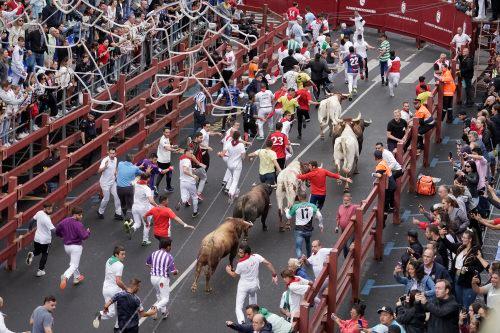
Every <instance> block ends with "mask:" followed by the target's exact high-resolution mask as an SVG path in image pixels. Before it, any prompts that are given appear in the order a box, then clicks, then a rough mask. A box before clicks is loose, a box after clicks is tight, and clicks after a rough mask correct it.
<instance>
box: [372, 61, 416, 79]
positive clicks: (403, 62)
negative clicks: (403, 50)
mask: <svg viewBox="0 0 500 333" xmlns="http://www.w3.org/2000/svg"><path fill="white" fill-rule="evenodd" d="M408 64H409V62H408V61H403V60H401V69H403V68H405V67H406V66H407V65H408ZM380 81H382V78H381V77H380V75H378V76H377V77H375V78H374V79H373V80H372V82H380Z"/></svg>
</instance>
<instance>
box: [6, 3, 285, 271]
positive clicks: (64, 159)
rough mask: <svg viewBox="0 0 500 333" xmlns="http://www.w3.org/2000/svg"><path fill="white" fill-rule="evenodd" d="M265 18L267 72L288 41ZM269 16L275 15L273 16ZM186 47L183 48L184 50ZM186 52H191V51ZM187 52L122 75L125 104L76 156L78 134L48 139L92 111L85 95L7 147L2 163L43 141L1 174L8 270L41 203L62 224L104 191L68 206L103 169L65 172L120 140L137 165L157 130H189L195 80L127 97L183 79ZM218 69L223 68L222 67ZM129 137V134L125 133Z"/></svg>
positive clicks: (94, 187)
mask: <svg viewBox="0 0 500 333" xmlns="http://www.w3.org/2000/svg"><path fill="white" fill-rule="evenodd" d="M241 8H242V9H244V10H249V11H255V9H254V8H251V7H248V8H247V7H245V6H241ZM259 11H260V12H261V13H262V15H263V22H264V24H263V27H262V29H261V31H260V37H259V38H258V40H257V41H256V42H255V43H253V44H252V47H253V48H256V49H257V50H259V54H258V56H259V63H262V62H263V61H264V60H267V61H268V63H269V68H270V69H272V68H273V66H276V65H277V60H276V59H273V58H272V56H273V54H274V53H275V52H276V51H277V49H278V48H279V47H280V45H281V42H282V40H283V39H284V38H285V34H284V32H285V30H286V26H287V24H286V23H282V24H279V25H278V26H274V25H273V24H272V23H269V24H267V23H266V22H267V15H268V13H269V12H268V9H267V6H265V7H264V8H261V9H259ZM270 14H271V15H276V14H273V13H270ZM220 38H221V36H220V35H214V36H212V37H210V38H207V39H206V40H204V41H203V43H202V45H203V46H204V47H207V48H208V47H213V45H215V44H216V43H217V41H218V40H219V39H220ZM198 47H200V45H197V46H195V47H194V48H193V49H195V48H198ZM222 47H223V45H221V46H220V47H219V49H218V50H217V51H221V50H222ZM182 48H184V50H186V48H185V46H183V45H181V49H182ZM187 50H188V51H189V50H190V49H187ZM246 52H247V50H246V49H245V48H239V49H238V50H237V51H236V52H235V57H236V62H237V64H240V65H239V66H238V67H237V68H238V69H237V70H236V71H235V73H234V77H237V78H239V77H241V76H242V75H243V73H244V72H245V70H246V69H247V68H246V67H247V66H242V64H243V57H244V56H245V54H246ZM187 57H188V56H187V55H186V54H178V55H175V56H173V57H171V58H169V59H166V60H163V61H159V60H158V59H153V60H152V63H151V66H150V68H149V69H148V70H146V71H145V72H143V73H141V74H140V75H137V76H136V77H134V78H132V79H130V80H128V81H126V77H125V75H124V74H122V75H120V79H119V80H118V82H117V83H116V84H114V85H113V86H111V88H110V90H111V94H116V95H117V99H118V101H119V102H120V103H122V104H123V105H124V106H123V107H120V108H115V109H113V110H111V111H112V112H109V113H106V114H104V115H102V116H101V117H99V119H98V120H97V121H96V127H97V128H100V129H101V134H100V135H98V136H97V137H96V138H95V139H94V140H92V141H90V142H87V143H86V144H85V145H83V146H82V147H80V148H79V149H77V150H76V151H74V152H72V153H68V145H70V144H72V143H74V142H76V141H78V135H77V134H76V133H75V134H73V135H71V136H69V137H67V138H66V139H64V140H63V141H60V142H59V143H57V144H56V145H52V146H49V144H48V136H49V134H50V133H54V131H56V130H57V129H59V128H61V127H62V126H64V125H67V124H69V123H71V122H74V121H75V120H77V119H78V118H81V117H83V116H85V115H86V114H87V113H88V112H90V110H91V105H90V104H91V103H90V98H89V96H88V95H87V94H84V101H83V106H82V107H81V108H80V109H78V110H75V111H74V112H72V113H70V114H68V115H67V116H65V117H63V118H60V119H57V120H55V121H54V122H49V120H48V116H46V115H45V116H44V118H43V123H42V124H43V126H42V127H41V128H40V130H38V131H36V132H35V133H33V134H32V135H30V136H29V137H27V138H25V139H23V140H21V141H20V142H18V143H17V144H15V145H13V146H11V147H8V148H6V147H3V148H1V149H0V153H1V159H2V160H5V159H6V158H7V157H8V156H10V155H12V154H14V153H16V152H18V151H20V150H22V149H24V148H25V147H27V146H28V145H29V144H30V143H32V142H34V141H41V147H42V150H41V152H40V153H39V154H37V155H36V156H35V157H34V158H33V159H30V160H29V161H27V162H26V163H23V164H22V165H20V166H18V167H17V168H15V169H13V170H10V171H9V172H7V173H3V174H1V177H0V180H1V182H2V185H5V186H7V187H8V192H7V194H4V195H3V196H2V197H0V212H2V211H7V214H6V215H7V222H6V223H5V224H4V225H3V226H2V227H1V228H0V241H2V240H6V242H5V243H6V245H5V247H4V248H3V249H1V250H0V263H1V262H3V261H7V267H8V268H9V269H15V267H16V260H15V259H16V254H17V253H18V252H19V251H20V250H21V249H22V248H24V247H26V246H29V245H30V243H31V242H32V240H33V238H34V232H33V231H32V232H29V233H27V234H26V235H25V236H24V237H23V238H21V239H16V230H17V229H18V228H21V227H22V226H25V225H26V224H27V223H28V221H29V220H30V219H31V218H32V217H33V215H34V214H35V213H36V212H37V211H38V210H40V209H41V208H42V206H43V202H47V201H48V202H54V203H62V205H61V204H56V206H57V207H56V208H57V209H55V210H54V211H55V212H54V214H53V215H52V220H53V221H54V222H55V223H58V222H59V221H60V220H61V219H62V218H64V217H65V216H67V215H68V214H69V211H70V210H71V208H72V207H75V206H78V205H81V204H83V203H84V202H85V201H87V200H88V199H90V198H91V197H92V196H93V195H95V194H97V193H98V192H99V190H100V188H99V184H98V183H93V184H91V185H88V186H86V189H85V191H83V193H80V194H79V195H78V196H76V197H75V198H74V199H72V200H70V201H68V202H65V200H66V199H67V197H68V196H70V195H71V192H72V191H73V190H75V189H76V188H77V187H78V186H80V185H82V184H83V183H84V182H86V181H87V180H88V179H89V178H90V177H91V176H93V175H95V174H96V172H97V169H98V166H99V163H100V162H99V161H97V162H95V163H93V164H92V165H91V166H90V167H88V168H86V169H85V170H83V171H82V172H81V173H79V174H78V175H76V176H75V177H73V178H71V179H68V177H67V169H68V168H70V167H72V166H74V165H75V164H76V163H77V162H78V161H80V160H81V159H82V158H84V157H85V156H86V155H88V154H89V153H91V152H93V151H95V150H97V149H100V152H101V156H102V157H103V156H105V155H106V154H107V149H108V146H109V143H110V141H111V140H117V141H118V142H122V143H121V144H117V145H116V146H117V154H118V155H123V154H125V153H127V152H129V151H130V150H131V149H133V148H134V149H138V151H137V152H136V153H135V155H134V161H138V160H139V159H141V158H143V157H144V156H146V155H147V154H148V153H149V152H152V151H155V150H156V146H157V144H158V141H159V139H157V140H154V141H153V142H151V143H146V141H147V139H148V138H149V137H150V136H151V135H152V134H153V133H155V132H158V131H160V130H161V129H162V128H164V127H165V126H166V125H167V124H170V125H171V129H172V131H171V135H172V137H173V138H175V136H177V135H178V133H179V130H180V128H182V127H185V126H186V125H187V124H188V123H190V122H192V119H193V115H192V112H189V113H187V114H186V115H183V114H181V113H182V112H183V111H185V110H187V109H190V108H191V107H192V106H193V105H194V100H193V97H189V98H185V99H183V98H182V92H183V91H184V89H183V88H187V89H189V88H190V87H192V86H194V85H195V84H196V82H197V81H196V80H194V79H192V78H191V79H189V78H186V79H183V80H180V79H178V78H174V80H175V82H174V87H176V89H175V90H174V91H173V92H172V94H169V95H165V96H162V97H160V98H158V99H156V100H154V101H153V102H151V103H147V102H146V99H147V98H148V97H149V94H150V92H149V90H146V91H144V92H142V93H139V94H138V95H137V96H135V97H133V98H130V99H129V98H127V94H126V92H127V91H130V90H131V89H135V88H136V87H137V86H138V85H140V84H142V83H144V82H148V80H150V81H152V80H154V78H155V75H156V74H157V73H162V71H163V70H164V69H165V68H167V67H168V66H176V67H177V68H178V72H177V74H176V75H182V73H186V72H185V68H184V66H185V64H184V61H185V60H186V59H187ZM193 66H194V68H195V76H196V77H197V78H199V79H200V80H202V81H203V80H204V79H205V78H208V77H211V76H212V75H214V74H216V73H217V67H216V66H212V67H209V65H208V61H207V60H205V59H202V60H200V61H198V62H197V63H196V64H194V65H193ZM219 70H221V69H220V68H219ZM166 82H167V80H166V79H165V80H161V81H159V82H158V85H159V86H160V87H162V86H164V85H165V84H166ZM221 86H222V84H221V83H220V82H219V83H217V84H215V85H214V86H212V87H210V88H208V89H207V90H208V91H209V93H210V94H212V93H214V92H216V91H217V90H218V89H220V88H221ZM97 98H98V99H101V100H104V99H106V98H107V92H103V93H101V94H99V95H98V96H97ZM168 102H172V111H171V112H169V113H168V114H166V115H160V114H159V113H157V109H158V107H160V106H162V105H165V104H166V103H168ZM133 109H139V110H138V111H137V112H130V111H131V110H133ZM112 117H114V119H115V122H114V123H113V124H112V122H111V118H112ZM135 127H137V128H138V130H137V131H136V132H135V134H133V135H132V136H131V137H125V131H126V130H127V129H134V128H135ZM127 135H130V134H129V133H127ZM50 149H58V150H59V162H57V163H56V164H55V165H54V166H52V167H51V168H49V169H47V170H45V171H43V172H41V173H40V174H38V175H36V176H35V177H33V178H32V179H30V180H28V181H27V182H26V183H24V184H19V183H18V178H17V177H18V176H19V175H21V174H22V173H23V172H25V171H26V170H29V169H31V168H33V167H34V166H36V165H38V164H39V163H40V162H42V161H43V160H45V159H46V158H47V157H48V156H49V151H50ZM53 177H58V184H59V186H58V188H57V189H56V190H55V191H54V192H52V193H50V194H49V195H48V196H47V197H45V198H44V200H42V201H39V202H37V203H36V204H35V205H33V206H31V207H29V208H28V209H27V210H25V211H22V212H20V211H18V208H17V203H18V201H20V200H22V199H23V198H25V197H26V196H27V195H28V194H29V193H30V192H32V191H33V190H35V189H37V188H39V187H41V186H43V185H44V184H45V183H46V182H47V181H49V180H50V179H52V178H53Z"/></svg>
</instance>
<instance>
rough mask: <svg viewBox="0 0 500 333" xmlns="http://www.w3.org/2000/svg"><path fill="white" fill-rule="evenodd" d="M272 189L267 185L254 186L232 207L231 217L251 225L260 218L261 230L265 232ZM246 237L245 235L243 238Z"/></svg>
mask: <svg viewBox="0 0 500 333" xmlns="http://www.w3.org/2000/svg"><path fill="white" fill-rule="evenodd" d="M272 192H273V188H272V186H271V185H269V184H259V185H257V186H254V187H253V188H252V189H251V190H250V191H248V193H246V194H245V195H242V196H241V197H239V198H238V200H237V201H236V203H235V205H234V210H233V217H237V218H241V219H243V220H245V221H250V222H252V223H254V222H255V220H257V218H259V217H260V221H261V222H262V230H264V231H266V230H267V226H266V218H267V214H268V213H269V204H270V203H271V198H270V196H271V193H272ZM247 236H248V235H247V234H246V233H245V238H246V237H247Z"/></svg>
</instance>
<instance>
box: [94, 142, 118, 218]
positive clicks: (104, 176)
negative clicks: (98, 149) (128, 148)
mask: <svg viewBox="0 0 500 333" xmlns="http://www.w3.org/2000/svg"><path fill="white" fill-rule="evenodd" d="M117 167H118V159H117V158H116V149H115V148H109V149H108V156H106V157H105V158H103V159H102V161H101V165H100V166H99V169H98V170H97V172H98V173H100V174H101V178H99V185H100V186H101V190H102V201H101V204H100V205H99V209H98V211H97V217H98V218H99V219H101V220H102V219H104V215H103V214H104V211H105V210H106V206H107V205H108V202H109V195H110V194H111V195H112V196H113V200H114V203H115V219H116V220H123V216H122V208H121V205H120V198H118V192H117V191H116V172H117Z"/></svg>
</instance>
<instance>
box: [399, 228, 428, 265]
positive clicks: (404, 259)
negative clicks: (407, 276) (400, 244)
mask: <svg viewBox="0 0 500 333" xmlns="http://www.w3.org/2000/svg"><path fill="white" fill-rule="evenodd" d="M406 239H407V240H408V247H407V248H406V251H405V252H404V253H403V254H402V255H401V268H402V269H403V273H405V272H406V265H407V264H408V262H409V261H410V260H411V259H419V258H420V257H421V256H422V253H423V252H424V248H423V246H422V244H421V243H420V241H419V240H418V232H417V231H416V230H413V229H412V230H408V234H407V237H406Z"/></svg>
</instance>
